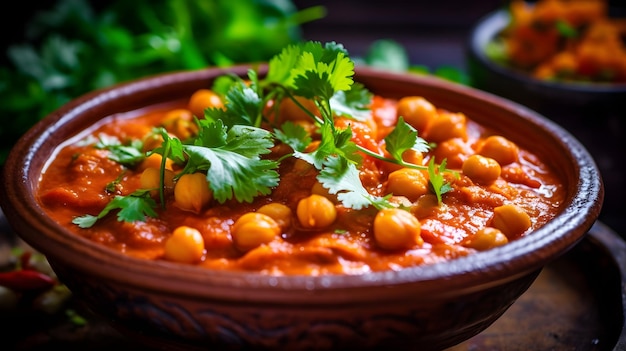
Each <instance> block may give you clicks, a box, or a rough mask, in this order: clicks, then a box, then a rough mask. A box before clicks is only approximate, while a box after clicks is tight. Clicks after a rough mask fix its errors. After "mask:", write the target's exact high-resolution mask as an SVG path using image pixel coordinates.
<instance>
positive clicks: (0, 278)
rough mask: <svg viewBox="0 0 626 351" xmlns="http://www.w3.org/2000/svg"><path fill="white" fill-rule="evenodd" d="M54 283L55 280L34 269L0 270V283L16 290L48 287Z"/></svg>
mask: <svg viewBox="0 0 626 351" xmlns="http://www.w3.org/2000/svg"><path fill="white" fill-rule="evenodd" d="M55 284H56V281H55V280H54V279H53V278H51V277H50V276H49V275H46V274H44V273H41V272H39V271H36V270H31V269H20V270H15V271H10V272H0V285H1V286H4V287H6V288H9V289H11V290H15V291H18V292H24V291H29V290H44V289H49V288H52V287H53V286H54V285H55Z"/></svg>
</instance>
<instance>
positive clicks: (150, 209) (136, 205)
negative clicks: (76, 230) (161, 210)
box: [72, 190, 157, 228]
mask: <svg viewBox="0 0 626 351" xmlns="http://www.w3.org/2000/svg"><path fill="white" fill-rule="evenodd" d="M156 206H157V204H156V202H155V201H154V200H153V199H152V198H151V197H150V190H137V191H135V192H133V193H131V194H130V195H127V196H122V195H117V196H115V197H114V198H113V200H111V201H110V202H109V203H108V204H107V205H106V206H105V207H104V209H102V211H100V213H99V214H98V215H97V216H93V215H84V216H81V217H76V218H74V219H73V220H72V223H74V224H76V225H78V226H79V227H81V228H90V227H92V226H93V225H94V224H95V223H96V221H97V220H98V219H101V218H103V217H105V216H106V215H108V214H109V212H111V211H113V210H119V212H118V213H117V220H118V221H124V222H135V221H144V220H145V218H146V216H150V217H156V216H157V213H156V211H155V210H154V209H155V208H156Z"/></svg>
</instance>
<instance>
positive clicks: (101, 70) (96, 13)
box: [0, 0, 325, 164]
mask: <svg viewBox="0 0 626 351" xmlns="http://www.w3.org/2000/svg"><path fill="white" fill-rule="evenodd" d="M99 4H100V5H101V3H99ZM323 16H325V8H323V7H321V6H316V7H310V8H306V9H302V10H298V9H297V8H296V7H295V6H294V4H293V3H292V2H290V1H288V0H246V1H232V0H206V1H198V0H133V1H125V0H114V1H109V2H106V5H105V6H103V7H101V8H98V9H95V8H94V7H93V5H92V3H91V2H89V1H87V0H58V1H56V3H55V6H54V7H53V8H52V9H50V10H41V11H38V12H36V13H34V14H33V17H32V18H31V19H30V20H29V22H28V23H27V25H26V30H25V33H24V38H22V41H21V42H23V43H19V44H14V45H11V46H10V47H9V48H8V49H7V51H6V55H7V56H8V57H7V58H8V60H7V61H8V63H7V64H5V65H3V66H2V67H0V114H1V116H2V118H3V123H0V164H3V163H4V160H5V159H6V156H7V154H8V152H9V150H10V148H11V147H12V146H13V145H14V144H15V142H16V141H17V139H18V138H19V137H20V136H21V135H22V134H23V133H25V132H26V131H27V130H28V128H30V127H31V126H32V125H34V124H35V123H36V122H37V121H38V120H39V119H41V118H43V117H44V116H46V115H47V114H49V113H50V112H52V111H54V110H55V109H57V108H58V107H60V106H61V105H63V104H64V103H66V102H68V101H69V100H71V99H73V98H75V97H77V96H80V95H82V94H84V93H86V92H88V91H91V90H95V89H99V88H104V87H106V86H110V85H112V84H115V83H119V82H124V81H128V80H131V79H134V78H138V77H142V76H147V75H151V74H155V73H159V72H165V71H175V70H187V69H200V68H204V67H207V66H227V65H230V64H233V63H244V62H259V61H266V60H268V59H269V58H270V57H272V56H273V55H275V54H276V53H278V52H279V51H280V50H281V49H282V48H283V47H284V46H285V45H287V44H290V43H294V42H298V41H301V40H302V34H301V31H300V25H301V24H303V23H305V22H309V21H313V20H316V19H319V18H322V17H323ZM250 48H254V49H252V50H251V49H250Z"/></svg>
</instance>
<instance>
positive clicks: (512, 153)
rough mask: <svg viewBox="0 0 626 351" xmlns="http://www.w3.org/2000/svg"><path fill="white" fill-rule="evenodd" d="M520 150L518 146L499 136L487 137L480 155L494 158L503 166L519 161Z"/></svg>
mask: <svg viewBox="0 0 626 351" xmlns="http://www.w3.org/2000/svg"><path fill="white" fill-rule="evenodd" d="M518 152H519V149H518V147H517V145H516V144H515V143H514V142H512V141H510V140H508V139H506V138H504V137H501V136H499V135H492V136H489V137H487V139H485V140H484V142H483V143H482V144H481V145H480V147H479V148H478V153H479V154H481V155H483V156H485V157H490V158H493V159H494V160H496V161H498V163H499V164H500V165H502V166H506V165H508V164H511V163H513V162H515V161H517V157H518Z"/></svg>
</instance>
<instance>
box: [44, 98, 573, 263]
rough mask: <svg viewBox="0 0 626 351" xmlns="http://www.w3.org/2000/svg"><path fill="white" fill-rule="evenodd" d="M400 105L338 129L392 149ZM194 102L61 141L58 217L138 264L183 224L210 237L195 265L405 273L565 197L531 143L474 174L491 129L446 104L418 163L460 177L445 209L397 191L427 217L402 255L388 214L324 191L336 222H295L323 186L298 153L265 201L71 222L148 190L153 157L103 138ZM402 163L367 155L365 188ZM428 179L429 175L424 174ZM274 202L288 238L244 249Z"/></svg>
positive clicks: (471, 249)
mask: <svg viewBox="0 0 626 351" xmlns="http://www.w3.org/2000/svg"><path fill="white" fill-rule="evenodd" d="M398 105H399V102H398V101H396V100H391V99H385V98H382V97H378V96H377V97H375V99H374V100H373V104H372V115H371V116H370V118H369V119H368V120H366V121H364V122H359V121H354V120H342V119H337V120H336V122H335V124H336V125H337V126H339V127H341V126H347V125H350V126H351V128H352V130H353V134H354V135H353V139H354V140H355V141H356V142H357V143H359V144H360V145H362V146H364V147H366V148H368V149H370V150H372V151H374V152H377V153H381V154H383V153H384V152H385V151H384V150H385V148H384V137H385V136H386V135H387V133H388V132H389V130H390V128H391V127H392V126H393V125H395V123H396V122H397V119H398ZM187 107H188V106H185V102H177V103H175V104H173V105H163V106H156V107H153V108H149V109H147V110H145V111H140V112H134V113H129V114H128V115H118V116H111V117H109V118H108V119H106V120H104V121H103V122H102V123H100V124H99V125H97V126H94V127H93V128H92V129H91V130H88V131H85V132H84V133H83V134H81V135H80V136H79V137H76V138H74V139H72V141H71V142H68V143H66V144H64V145H63V146H62V147H61V148H60V149H59V150H58V152H57V153H56V154H55V158H54V159H53V160H51V162H50V163H49V165H48V167H47V169H46V170H45V172H44V174H42V177H41V181H40V184H39V189H38V196H39V200H40V202H41V204H42V206H43V207H44V208H45V209H46V211H47V212H48V214H49V215H50V216H51V217H52V218H53V219H55V220H56V221H58V222H59V223H60V224H61V225H63V226H65V227H67V228H68V229H69V230H71V231H72V232H74V233H75V234H76V235H80V236H83V237H86V238H88V239H90V240H93V241H95V242H97V243H100V244H102V245H105V246H107V247H110V248H111V249H114V250H118V251H120V252H123V253H125V254H127V255H131V256H135V257H139V258H144V259H149V260H160V259H166V258H165V243H166V242H167V240H168V238H170V237H171V236H172V232H173V231H174V230H175V229H176V228H178V227H180V226H186V227H191V228H194V229H196V230H197V231H199V232H200V233H201V235H202V240H203V245H204V251H203V253H202V257H201V258H200V259H199V260H197V261H195V262H193V263H191V264H195V265H198V266H202V267H207V268H212V269H227V270H246V271H258V272H263V273H267V274H277V275H281V274H304V275H320V274H359V273H364V272H369V271H382V270H398V269H402V268H403V267H409V266H415V265H422V264H432V263H435V262H440V261H445V260H451V259H455V258H457V257H461V256H465V255H470V254H473V253H475V252H477V251H478V250H484V249H489V248H491V247H494V246H497V245H502V244H506V243H503V242H502V241H499V242H498V241H497V240H496V242H492V243H490V244H488V245H486V246H485V245H480V244H476V243H477V242H478V241H480V240H479V239H478V238H477V235H478V234H477V233H479V232H481V230H483V229H484V228H485V227H488V228H492V227H494V226H495V227H497V226H498V225H497V224H494V212H495V211H496V209H497V208H502V207H503V206H505V205H515V206H517V207H516V208H518V209H521V210H523V212H524V213H526V214H527V217H528V219H529V220H530V224H529V225H530V226H529V227H528V228H524V229H523V230H521V231H519V230H518V231H515V230H511V231H509V230H508V229H507V230H502V228H501V229H500V230H498V231H499V232H502V231H505V232H506V231H508V233H506V235H505V236H506V238H505V240H506V242H510V241H512V240H515V239H517V238H519V237H520V236H522V235H528V234H529V233H530V235H532V233H531V232H532V230H534V229H536V228H538V227H540V226H541V225H543V224H544V223H546V222H547V221H549V220H550V219H551V218H552V217H553V216H554V215H555V214H556V213H557V212H558V210H559V206H560V204H561V202H562V201H563V197H564V189H563V187H562V185H561V183H560V180H559V179H558V178H557V177H556V175H555V174H554V173H553V172H552V171H551V170H550V169H549V167H548V165H547V164H546V162H545V161H543V160H539V159H538V158H537V157H536V156H535V155H533V154H531V153H529V152H528V151H526V150H524V149H522V148H519V149H518V150H517V153H516V158H515V160H514V161H512V162H510V163H508V162H507V164H502V165H500V168H501V172H499V176H498V177H497V179H495V180H493V181H486V182H482V181H477V178H475V179H472V177H469V176H468V175H467V174H465V173H468V172H470V170H468V169H466V168H465V167H464V164H465V163H466V161H467V159H468V158H469V157H470V156H472V155H474V154H477V153H478V150H481V148H482V145H484V143H485V141H486V140H487V137H489V136H491V135H492V134H493V133H491V132H490V131H489V130H487V129H486V128H484V127H482V126H480V125H478V124H476V123H474V122H473V121H472V120H471V119H470V118H469V117H468V116H465V115H463V114H462V113H461V112H451V111H446V110H443V109H439V108H438V109H437V111H436V112H435V114H436V115H437V118H442V116H444V117H446V118H448V117H451V119H452V120H455V118H457V117H458V120H459V121H457V122H455V123H456V124H454V123H453V124H450V125H448V126H445V125H444V127H445V128H444V127H442V128H441V130H443V132H437V131H436V127H433V126H434V125H435V123H432V122H431V123H430V124H429V125H428V127H424V128H423V129H424V132H423V133H422V132H421V131H420V128H417V127H416V129H418V132H419V135H420V136H422V137H424V138H425V139H426V140H428V141H431V142H432V140H433V139H434V140H436V141H434V143H435V145H436V146H435V147H434V148H433V149H432V151H430V152H428V153H424V154H423V155H421V156H422V159H421V162H422V164H423V165H426V164H427V163H428V160H429V159H430V158H432V157H434V158H435V161H436V162H437V163H440V162H442V160H444V159H445V160H446V162H447V165H448V168H449V169H451V170H454V171H455V172H457V173H456V174H458V176H456V177H455V176H453V175H452V174H447V175H446V181H448V182H449V184H450V185H451V190H450V191H449V192H446V193H445V194H443V203H442V204H440V205H436V203H435V205H433V197H434V195H433V194H432V193H429V192H426V193H425V194H420V195H417V196H416V197H415V198H413V196H412V195H411V194H409V193H407V194H406V195H398V194H394V196H393V199H394V201H395V202H396V203H398V204H402V205H403V206H404V207H405V209H406V210H407V211H408V212H409V213H411V215H413V216H414V217H415V218H417V219H418V220H419V225H420V227H419V230H418V231H417V233H416V234H415V235H417V237H418V238H417V239H418V240H416V241H415V243H414V244H411V245H408V246H405V247H404V248H402V249H388V248H383V247H381V245H379V244H378V243H377V240H376V238H375V235H374V229H373V222H374V219H375V218H376V215H377V213H378V212H379V211H378V210H377V209H376V208H374V207H373V206H370V207H368V208H366V209H363V210H354V209H350V208H346V207H344V206H343V205H342V204H341V203H339V202H337V201H336V198H334V196H333V195H329V194H325V196H326V197H327V198H329V199H331V200H332V201H334V206H335V209H336V219H335V220H334V221H333V222H332V223H331V224H330V225H328V226H325V227H324V228H314V229H312V228H306V227H305V226H302V225H301V224H300V223H299V222H298V220H297V218H296V215H295V214H296V212H297V207H298V203H299V201H300V200H302V199H303V198H306V197H308V196H309V195H311V194H312V192H315V191H314V190H312V189H315V188H316V183H317V182H318V181H317V180H316V176H317V174H318V171H317V170H316V169H315V168H313V167H312V166H310V165H308V164H304V163H303V162H301V160H297V159H295V158H293V157H291V158H286V159H284V160H282V161H281V164H280V168H279V172H280V174H281V180H280V183H279V185H278V186H277V187H276V188H274V189H273V190H272V193H271V194H270V195H267V196H259V197H257V198H255V200H254V201H253V202H252V203H245V202H244V203H239V202H236V201H235V200H229V201H227V202H225V203H223V204H220V203H218V202H217V201H215V200H214V199H213V200H211V201H210V202H209V204H207V205H205V206H203V207H202V209H201V211H199V212H198V213H196V212H194V211H188V210H185V209H181V208H180V207H179V206H176V203H175V201H174V199H173V197H168V198H167V203H166V209H165V210H163V209H161V208H156V211H157V213H158V217H156V218H152V217H146V220H145V221H136V222H132V223H130V222H123V221H118V220H117V218H116V216H115V215H113V213H111V214H109V215H108V216H105V217H103V218H102V219H101V220H99V221H98V222H97V223H96V224H95V225H94V226H93V227H91V228H86V229H83V228H80V227H79V226H77V225H75V224H73V223H72V220H73V219H74V218H75V217H77V216H83V215H85V214H92V215H97V214H98V213H99V212H100V211H101V210H102V209H103V208H104V207H105V206H106V205H107V204H108V203H109V201H110V200H111V199H112V198H113V196H115V195H128V194H130V193H132V192H133V191H135V190H137V189H139V188H141V181H140V177H141V174H142V172H143V171H144V170H145V169H146V168H148V167H150V165H149V164H148V163H149V162H150V160H146V161H144V163H143V164H140V165H139V166H137V167H134V168H127V167H125V166H122V165H120V164H119V163H117V162H115V161H113V160H111V159H110V158H109V151H106V150H99V149H96V148H94V147H93V142H94V140H96V138H97V136H101V135H107V136H115V137H117V138H118V139H119V140H122V141H125V140H131V139H142V138H144V137H145V136H146V135H147V134H149V133H150V131H151V130H152V128H153V126H159V125H162V124H163V123H164V119H165V118H166V115H167V112H169V111H172V110H173V109H181V108H182V109H184V108H187ZM459 116H461V117H459ZM429 137H432V139H429ZM289 152H290V150H288V147H286V146H285V145H277V146H275V147H274V148H273V152H272V153H271V154H269V156H268V157H270V158H278V157H280V156H282V155H285V154H287V153H289ZM398 168H400V167H399V166H397V165H392V164H390V163H388V162H384V161H381V160H378V159H375V158H373V157H370V156H364V162H363V164H362V165H361V166H360V168H359V170H360V177H361V180H362V183H363V185H364V186H365V188H366V189H367V190H368V192H370V193H371V194H374V195H377V196H384V195H388V194H389V190H388V189H389V188H390V185H389V175H390V174H391V173H392V172H393V171H396V170H398ZM174 171H175V172H176V168H174ZM422 172H423V174H424V176H427V172H426V171H422ZM112 182H115V184H116V185H115V187H114V189H111V188H110V184H111V183H112ZM107 188H108V190H107ZM269 203H280V204H283V205H286V206H287V207H288V208H289V209H291V212H292V214H293V215H292V218H290V220H289V223H287V224H282V225H281V232H280V233H279V235H277V236H276V237H275V238H273V239H272V240H271V241H269V242H267V243H263V244H261V245H258V246H256V247H253V248H251V249H246V250H242V249H241V248H240V247H238V246H237V245H235V243H234V240H233V234H232V230H233V226H234V224H235V222H236V220H237V219H238V218H239V217H241V216H242V215H244V214H246V213H248V212H256V211H257V210H258V209H259V208H260V207H261V206H263V205H266V204H269ZM505 207H506V206H505ZM483 234H484V233H483ZM487 237H489V236H488V235H487ZM500 237H501V236H500ZM482 240H485V239H484V238H483V239H482ZM486 240H487V241H488V240H492V241H493V240H494V239H493V238H492V239H486ZM472 242H474V243H472Z"/></svg>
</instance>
